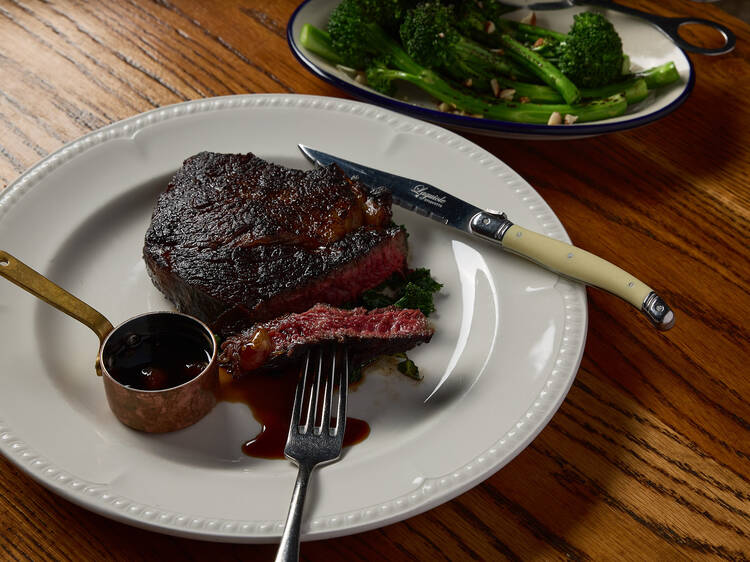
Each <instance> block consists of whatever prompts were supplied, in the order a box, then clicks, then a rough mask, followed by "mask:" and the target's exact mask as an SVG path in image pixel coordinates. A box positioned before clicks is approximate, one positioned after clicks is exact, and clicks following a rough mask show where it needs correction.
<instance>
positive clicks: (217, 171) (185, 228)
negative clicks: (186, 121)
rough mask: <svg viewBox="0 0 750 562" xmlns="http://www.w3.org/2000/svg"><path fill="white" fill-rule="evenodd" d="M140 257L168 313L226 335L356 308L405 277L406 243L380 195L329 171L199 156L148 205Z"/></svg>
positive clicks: (228, 156)
mask: <svg viewBox="0 0 750 562" xmlns="http://www.w3.org/2000/svg"><path fill="white" fill-rule="evenodd" d="M143 255H144V259H145V261H146V265H147V269H148V272H149V275H150V276H151V279H152V280H153V282H154V284H155V285H156V287H157V288H159V290H161V291H162V292H163V293H164V295H166V297H167V298H168V299H170V300H171V301H172V302H173V303H174V304H175V305H176V306H177V308H178V309H179V310H181V311H183V312H187V313H189V314H193V315H195V316H198V317H199V318H201V319H202V320H204V321H206V322H208V323H209V324H213V325H214V327H215V328H216V329H218V330H219V331H221V332H223V333H225V334H226V333H232V332H234V331H236V330H238V329H240V328H242V327H247V326H250V325H252V324H254V323H255V322H258V321H262V320H268V319H271V318H275V317H277V316H279V315H280V314H284V313H287V312H301V311H304V310H307V309H308V308H309V307H311V306H312V305H313V304H315V303H318V302H327V303H331V304H342V303H345V302H349V301H353V300H355V299H356V298H357V297H358V296H359V295H360V294H361V293H362V292H363V291H365V290H366V289H369V288H372V287H374V286H376V285H378V284H380V283H381V282H382V281H384V280H385V279H387V278H388V277H389V276H390V275H391V274H392V273H394V272H397V271H402V272H403V271H404V269H405V267H406V236H405V233H404V231H403V229H401V228H399V227H395V226H393V225H392V222H391V197H390V193H389V192H388V191H387V190H384V189H382V190H373V191H368V190H367V188H366V187H365V186H364V185H362V184H361V183H359V182H357V181H353V180H351V179H349V178H348V177H346V175H345V174H344V173H343V172H341V170H340V169H338V168H337V167H335V166H331V167H328V168H320V169H315V170H310V171H302V170H294V169H290V168H285V167H283V166H279V165H277V164H273V163H270V162H267V161H265V160H263V159H261V158H258V157H257V156H254V155H253V154H217V153H211V152H202V153H200V154H196V155H195V156H192V157H190V158H188V159H187V160H185V162H184V164H183V166H182V168H180V170H178V171H177V173H176V174H175V176H174V177H173V178H172V180H171V181H170V183H169V185H168V186H167V189H166V191H165V192H164V193H162V194H161V196H160V197H159V200H158V202H157V204H156V208H155V209H154V213H153V217H152V220H151V225H150V226H149V229H148V231H147V233H146V241H145V245H144V249H143ZM220 316H221V319H220V320H218V321H217V319H219V317H220Z"/></svg>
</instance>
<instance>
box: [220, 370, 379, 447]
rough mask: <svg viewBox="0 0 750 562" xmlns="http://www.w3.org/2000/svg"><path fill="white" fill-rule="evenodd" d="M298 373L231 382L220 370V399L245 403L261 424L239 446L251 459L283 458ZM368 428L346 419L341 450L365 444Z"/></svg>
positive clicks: (362, 423)
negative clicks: (256, 432) (257, 432)
mask: <svg viewBox="0 0 750 562" xmlns="http://www.w3.org/2000/svg"><path fill="white" fill-rule="evenodd" d="M298 377H299V371H298V369H297V368H291V369H287V370H285V371H284V372H282V373H279V374H268V373H265V374H262V373H261V374H254V373H250V374H249V375H246V376H244V377H243V378H242V379H239V380H233V379H232V376H231V375H230V374H229V373H227V371H226V370H225V369H220V370H219V383H220V384H219V395H218V399H219V400H224V401H227V402H239V403H242V404H247V405H248V406H249V407H250V410H251V411H252V413H253V416H254V417H255V419H256V420H258V422H259V423H260V424H261V426H262V427H263V429H261V431H260V433H259V434H258V435H256V436H255V437H253V438H252V439H249V440H248V441H246V442H245V444H244V445H243V446H242V452H244V453H245V454H246V455H249V456H251V457H259V458H264V459H283V458H284V445H286V438H287V434H288V433H289V423H290V422H291V415H292V405H293V404H294V391H295V389H296V388H297V379H298ZM369 434H370V425H369V424H368V423H367V422H366V421H364V420H360V419H357V418H350V417H347V418H346V431H345V433H344V447H348V446H350V445H355V444H357V443H360V442H362V441H364V440H365V439H366V438H367V436H368V435H369Z"/></svg>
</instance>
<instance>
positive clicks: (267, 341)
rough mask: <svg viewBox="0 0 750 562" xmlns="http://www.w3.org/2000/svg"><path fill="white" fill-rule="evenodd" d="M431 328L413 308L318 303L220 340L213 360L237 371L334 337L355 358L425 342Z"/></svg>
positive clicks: (264, 365) (271, 364) (272, 363)
mask: <svg viewBox="0 0 750 562" xmlns="http://www.w3.org/2000/svg"><path fill="white" fill-rule="evenodd" d="M432 333H433V329H432V327H431V326H430V324H429V323H428V321H427V318H425V316H424V314H422V313H421V312H420V311H419V310H412V309H401V308H396V307H388V308H379V309H376V310H371V311H367V310H365V309H364V308H355V309H352V310H344V309H340V308H334V307H332V306H328V305H325V304H318V305H315V306H314V307H312V308H311V309H310V310H307V311H305V312H302V313H298V314H287V315H284V316H282V317H280V318H277V319H275V320H271V321H269V322H262V323H259V324H256V325H255V326H253V327H251V328H248V329H246V330H243V331H242V332H241V333H239V334H235V335H234V336H231V337H229V338H228V339H227V340H226V341H225V342H224V343H223V344H222V346H221V347H222V353H221V356H220V357H219V362H220V363H221V364H222V365H224V366H226V367H227V370H229V371H230V372H231V373H232V374H233V375H234V376H235V377H237V376H241V375H244V374H247V373H248V372H250V371H255V370H258V369H263V370H267V369H275V368H278V367H280V366H282V365H283V364H284V363H289V362H292V361H295V360H297V359H299V358H300V357H301V356H302V355H303V354H304V352H305V351H306V350H307V348H308V347H310V346H312V345H318V344H320V343H324V342H334V341H336V342H342V343H346V344H347V345H348V348H349V353H350V354H351V355H353V356H354V357H355V360H357V361H363V360H366V359H369V358H371V357H375V356H377V355H383V354H391V353H400V352H403V351H406V350H407V349H411V348H412V347H414V346H415V345H418V344H420V343H426V342H429V341H430V338H431V337H432Z"/></svg>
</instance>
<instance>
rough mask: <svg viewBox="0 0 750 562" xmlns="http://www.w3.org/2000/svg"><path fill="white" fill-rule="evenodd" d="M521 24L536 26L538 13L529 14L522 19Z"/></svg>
mask: <svg viewBox="0 0 750 562" xmlns="http://www.w3.org/2000/svg"><path fill="white" fill-rule="evenodd" d="M521 23H527V24H529V25H536V13H535V12H529V13H528V14H526V15H525V16H524V17H523V18H522V19H521Z"/></svg>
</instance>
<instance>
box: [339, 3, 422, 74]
mask: <svg viewBox="0 0 750 562" xmlns="http://www.w3.org/2000/svg"><path fill="white" fill-rule="evenodd" d="M377 5H378V2H376V1H375V0H372V1H368V0H343V1H342V2H341V3H340V4H339V5H338V6H336V8H334V9H333V11H332V12H331V15H330V17H329V19H328V33H329V34H330V38H331V46H332V48H333V50H334V51H335V52H336V53H338V55H339V56H340V57H341V59H342V60H343V61H344V64H346V65H348V66H351V67H354V68H359V69H365V68H367V67H368V66H369V65H370V64H371V63H372V61H373V60H374V59H379V60H381V61H383V62H385V61H387V62H388V65H389V66H394V67H396V68H399V69H401V70H405V71H407V72H413V73H419V72H421V71H422V67H421V66H420V65H419V64H417V63H416V62H414V61H413V60H412V59H411V58H410V57H409V56H408V55H407V54H406V53H405V52H404V50H403V49H402V48H401V46H400V45H399V44H398V43H396V41H394V40H393V39H391V37H389V36H388V33H387V32H386V31H385V30H384V29H383V27H382V25H381V23H379V22H382V21H383V19H384V18H385V16H384V10H380V11H378V8H377Z"/></svg>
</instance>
